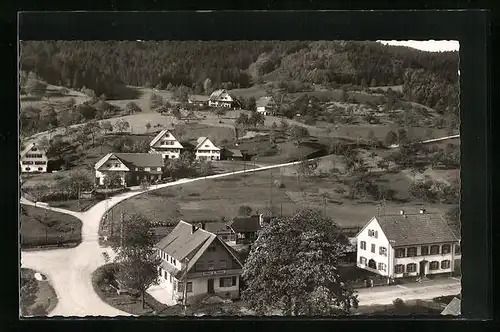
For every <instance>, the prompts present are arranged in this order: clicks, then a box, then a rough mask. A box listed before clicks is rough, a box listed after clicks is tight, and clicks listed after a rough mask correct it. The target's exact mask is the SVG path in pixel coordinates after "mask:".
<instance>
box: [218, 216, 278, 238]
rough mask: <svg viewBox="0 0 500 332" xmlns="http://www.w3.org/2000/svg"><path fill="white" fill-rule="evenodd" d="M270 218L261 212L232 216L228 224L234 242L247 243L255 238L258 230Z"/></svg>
mask: <svg viewBox="0 0 500 332" xmlns="http://www.w3.org/2000/svg"><path fill="white" fill-rule="evenodd" d="M270 220H271V218H269V217H264V216H263V215H262V214H259V215H253V216H249V217H234V218H233V220H232V221H231V222H230V223H229V225H228V226H229V228H230V229H231V232H232V233H233V234H234V235H235V238H236V244H249V243H252V242H253V241H255V239H257V235H258V234H257V233H258V231H259V230H260V229H261V228H262V226H264V224H266V223H269V221H270Z"/></svg>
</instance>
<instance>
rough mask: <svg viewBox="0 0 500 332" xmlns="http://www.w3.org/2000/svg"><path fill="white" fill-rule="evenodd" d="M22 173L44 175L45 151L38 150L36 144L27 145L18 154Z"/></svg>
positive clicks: (45, 166)
mask: <svg viewBox="0 0 500 332" xmlns="http://www.w3.org/2000/svg"><path fill="white" fill-rule="evenodd" d="M20 163H21V172H22V173H46V172H47V163H48V158H47V151H45V149H42V148H40V147H39V146H38V145H37V144H36V143H31V144H30V145H28V146H27V147H26V148H25V149H24V150H23V151H21V154H20Z"/></svg>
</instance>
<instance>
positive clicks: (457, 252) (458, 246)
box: [455, 244, 462, 254]
mask: <svg viewBox="0 0 500 332" xmlns="http://www.w3.org/2000/svg"><path fill="white" fill-rule="evenodd" d="M461 253H462V248H460V245H459V244H456V245H455V254H461Z"/></svg>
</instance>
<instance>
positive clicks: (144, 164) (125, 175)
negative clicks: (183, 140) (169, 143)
mask: <svg viewBox="0 0 500 332" xmlns="http://www.w3.org/2000/svg"><path fill="white" fill-rule="evenodd" d="M163 165H164V164H163V158H162V156H161V155H160V154H150V153H108V154H107V155H105V156H104V157H103V158H102V159H101V160H99V161H98V162H97V163H96V164H95V166H94V169H95V176H96V184H97V185H101V186H102V185H104V178H105V177H106V176H107V175H108V174H111V173H114V174H118V175H119V176H120V178H121V180H122V185H123V186H126V187H129V186H134V185H139V184H140V183H141V182H142V181H148V182H149V183H152V182H154V181H156V180H161V178H162V175H163V168H164V166H163Z"/></svg>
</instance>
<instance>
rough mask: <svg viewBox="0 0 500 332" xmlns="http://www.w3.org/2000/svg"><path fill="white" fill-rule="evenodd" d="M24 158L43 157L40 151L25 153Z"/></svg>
mask: <svg viewBox="0 0 500 332" xmlns="http://www.w3.org/2000/svg"><path fill="white" fill-rule="evenodd" d="M25 157H26V158H43V154H41V153H27V154H26V155H25Z"/></svg>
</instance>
